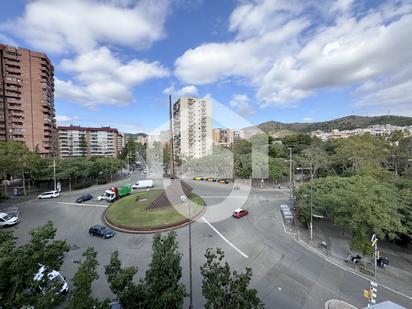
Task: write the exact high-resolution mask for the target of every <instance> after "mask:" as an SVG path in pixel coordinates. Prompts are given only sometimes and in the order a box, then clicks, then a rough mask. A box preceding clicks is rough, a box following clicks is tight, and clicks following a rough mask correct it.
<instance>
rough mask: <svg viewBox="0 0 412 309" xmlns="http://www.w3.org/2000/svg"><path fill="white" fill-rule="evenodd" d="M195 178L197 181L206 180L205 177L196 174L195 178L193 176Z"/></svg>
mask: <svg viewBox="0 0 412 309" xmlns="http://www.w3.org/2000/svg"><path fill="white" fill-rule="evenodd" d="M193 180H196V181H203V180H204V178H203V177H202V176H196V177H194V178H193Z"/></svg>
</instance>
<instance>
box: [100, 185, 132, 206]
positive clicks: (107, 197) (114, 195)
mask: <svg viewBox="0 0 412 309" xmlns="http://www.w3.org/2000/svg"><path fill="white" fill-rule="evenodd" d="M131 192H132V185H130V184H127V185H124V186H122V187H120V188H117V187H112V188H111V189H109V190H106V191H105V192H104V194H103V195H100V196H98V197H97V199H98V200H99V201H101V200H104V201H108V202H113V201H115V200H117V199H119V198H121V197H123V196H126V195H128V194H130V193H131Z"/></svg>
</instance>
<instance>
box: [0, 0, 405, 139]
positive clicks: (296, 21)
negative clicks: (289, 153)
mask: <svg viewBox="0 0 412 309" xmlns="http://www.w3.org/2000/svg"><path fill="white" fill-rule="evenodd" d="M410 29H412V3H411V1H397V0H393V1H370V0H369V1H353V0H338V1H322V2H320V1H314V0H313V1H299V0H287V1H286V0H255V1H243V0H239V1H236V0H226V1H218V0H211V1H205V0H204V1H202V0H197V1H190V0H175V1H172V0H159V1H150V0H140V1H131V0H105V1H96V0H89V1H80V0H71V1H54V0H37V1H23V0H17V1H2V2H0V42H1V43H6V44H11V45H18V46H20V47H26V48H30V49H33V50H38V51H42V52H45V53H47V55H48V56H49V57H50V59H51V60H52V62H53V64H54V65H55V78H56V98H55V102H56V112H57V116H58V123H59V124H60V125H68V124H70V123H72V124H80V125H85V126H107V125H110V126H112V127H117V128H119V129H120V130H122V131H125V132H140V131H146V132H147V131H149V130H150V129H152V128H156V127H158V126H159V125H160V124H162V123H163V122H164V121H165V120H167V117H168V109H167V103H168V102H167V95H168V94H171V95H172V96H173V98H174V99H175V98H177V97H178V96H179V95H185V94H186V95H196V96H199V97H203V96H209V97H211V98H213V99H214V100H216V101H218V102H220V103H222V104H224V105H226V106H227V107H229V108H230V109H232V110H233V111H235V112H238V113H239V114H241V115H242V116H243V117H245V118H246V119H247V120H249V121H250V122H252V123H255V124H259V123H262V122H264V121H268V120H275V121H281V122H311V121H323V120H328V119H333V118H337V117H342V116H345V115H349V114H359V115H380V114H387V113H391V114H397V115H409V116H412V52H411V50H412V36H411V35H410Z"/></svg>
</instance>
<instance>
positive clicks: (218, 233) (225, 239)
mask: <svg viewBox="0 0 412 309" xmlns="http://www.w3.org/2000/svg"><path fill="white" fill-rule="evenodd" d="M202 219H203V221H205V223H207V225H209V226H210V227H211V229H212V230H214V231H215V232H216V234H217V235H219V236H220V237H221V238H222V239H223V240H224V241H226V242H227V243H228V244H229V245H230V246H231V247H232V248H233V249H235V250H236V251H237V252H239V253H240V254H241V255H242V256H243V257H244V258H245V259H247V258H249V257H248V256H247V255H246V254H244V253H243V252H242V251H240V250H239V249H238V248H237V247H236V246H235V245H234V244H232V243H231V242H230V241H229V240H227V238H226V237H225V236H223V235H222V234H221V233H220V232H219V231H218V230H217V229H216V228H215V227H214V226H213V225H212V224H210V222H209V221H207V220H206V218H205V217H202Z"/></svg>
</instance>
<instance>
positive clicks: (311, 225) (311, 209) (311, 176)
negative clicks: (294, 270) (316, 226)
mask: <svg viewBox="0 0 412 309" xmlns="http://www.w3.org/2000/svg"><path fill="white" fill-rule="evenodd" d="M296 169H297V170H302V172H303V170H310V240H313V172H312V168H310V167H297V168H296Z"/></svg>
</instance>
